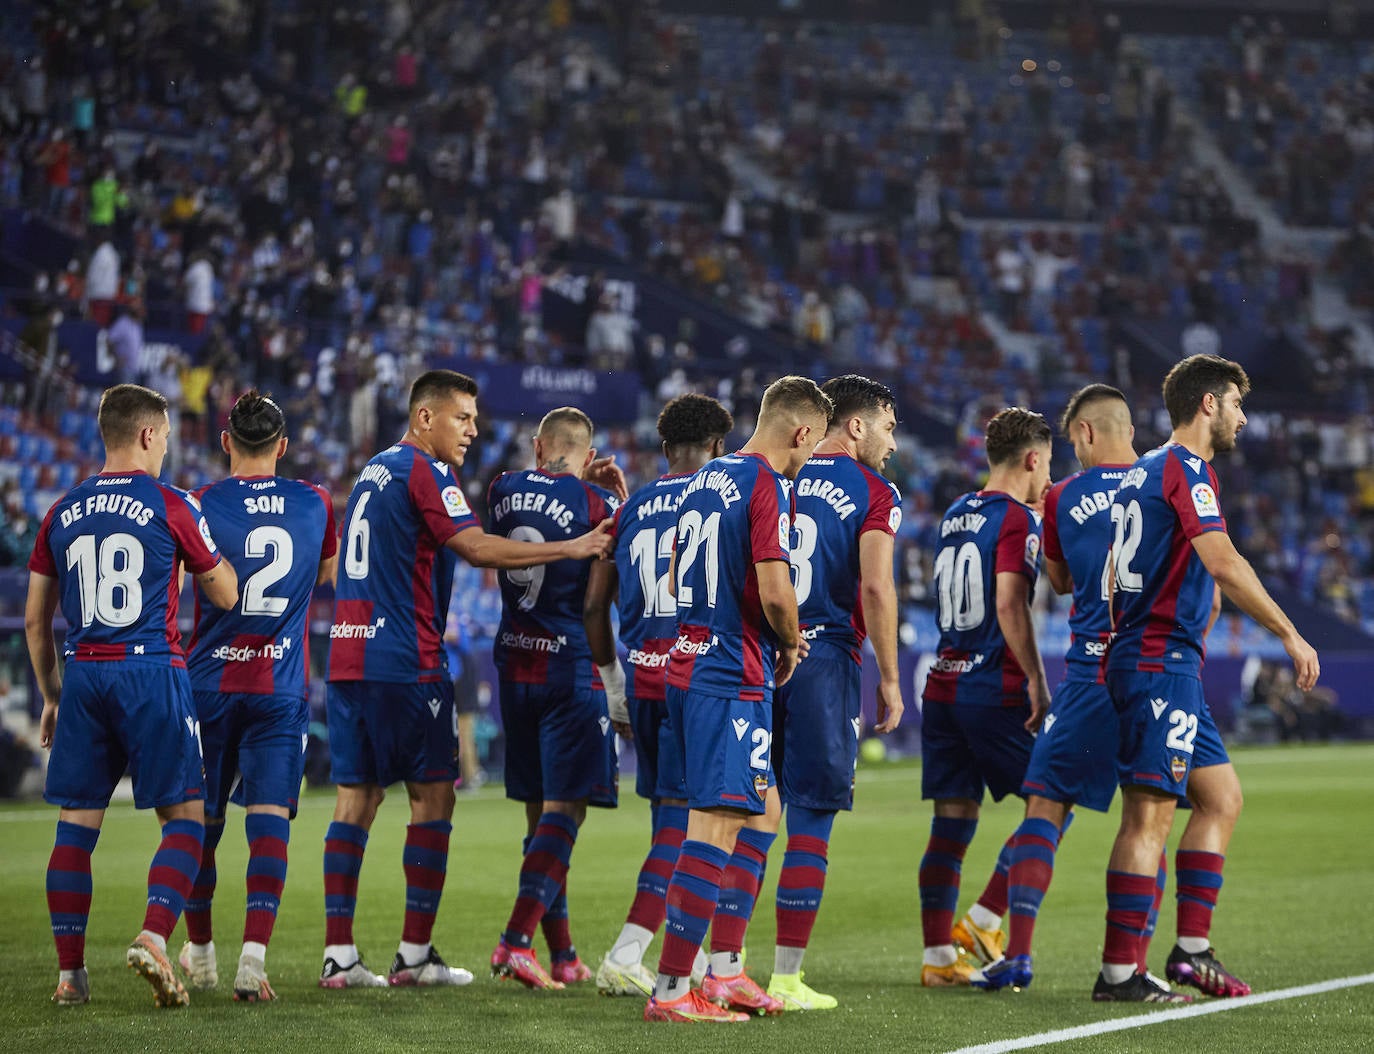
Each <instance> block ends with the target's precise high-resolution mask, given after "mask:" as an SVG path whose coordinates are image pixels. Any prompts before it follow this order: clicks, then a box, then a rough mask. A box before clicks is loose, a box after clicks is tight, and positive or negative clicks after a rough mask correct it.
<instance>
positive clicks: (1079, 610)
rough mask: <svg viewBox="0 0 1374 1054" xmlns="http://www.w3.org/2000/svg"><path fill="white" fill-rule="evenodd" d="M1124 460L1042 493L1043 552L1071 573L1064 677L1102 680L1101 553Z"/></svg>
mask: <svg viewBox="0 0 1374 1054" xmlns="http://www.w3.org/2000/svg"><path fill="white" fill-rule="evenodd" d="M1129 469H1130V466H1129V465H1097V466H1095V467H1093V468H1090V469H1085V470H1084V471H1082V472H1079V473H1076V474H1075V475H1072V476H1070V477H1069V478H1068V479H1066V480H1063V481H1061V482H1059V483H1056V484H1055V485H1054V487H1053V488H1051V490H1050V492H1049V494H1047V495H1045V557H1046V558H1047V559H1050V560H1056V561H1058V562H1059V563H1062V564H1064V565H1066V566H1067V567H1068V569H1069V574H1070V576H1071V577H1072V578H1073V606H1072V607H1071V608H1070V609H1069V650H1068V652H1067V653H1066V654H1065V656H1064V662H1065V670H1064V679H1065V680H1068V681H1091V682H1093V683H1097V684H1100V683H1101V682H1102V656H1103V655H1105V654H1106V653H1107V642H1108V641H1109V640H1110V639H1111V632H1112V617H1111V612H1110V611H1109V610H1108V608H1107V585H1108V583H1107V553H1108V551H1109V550H1110V549H1111V546H1112V515H1111V509H1112V495H1114V494H1115V493H1116V488H1117V487H1118V486H1120V485H1121V479H1122V477H1123V476H1125V475H1126V472H1127V471H1128V470H1129Z"/></svg>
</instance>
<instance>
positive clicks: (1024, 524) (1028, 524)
mask: <svg viewBox="0 0 1374 1054" xmlns="http://www.w3.org/2000/svg"><path fill="white" fill-rule="evenodd" d="M1003 571H1006V572H1010V573H1012V574H1017V573H1020V574H1023V575H1025V576H1026V577H1027V578H1029V579H1030V580H1031V581H1032V582H1034V581H1035V578H1036V576H1037V575H1039V574H1040V520H1039V518H1038V517H1037V516H1036V515H1035V514H1034V513H1033V512H1031V510H1030V509H1028V508H1026V507H1025V506H1024V505H1021V504H1009V505H1008V508H1007V512H1006V515H1005V516H1003V517H1002V530H1001V532H1000V533H999V534H998V535H997V557H996V560H995V561H994V564H993V572H994V574H999V575H1000V574H1001V573H1002V572H1003Z"/></svg>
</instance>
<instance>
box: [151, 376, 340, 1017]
mask: <svg viewBox="0 0 1374 1054" xmlns="http://www.w3.org/2000/svg"><path fill="white" fill-rule="evenodd" d="M286 444H287V437H286V418H285V416H284V415H283V414H282V411H281V408H280V407H279V406H278V405H277V404H276V403H275V402H273V401H272V400H271V399H269V398H267V397H266V396H264V395H261V394H259V393H258V392H257V391H255V390H254V391H249V392H246V393H244V394H243V395H241V396H239V398H238V401H237V402H235V403H234V406H233V409H232V410H230V412H229V427H228V429H226V430H225V431H224V432H222V433H221V434H220V446H221V447H223V449H224V451H225V453H227V454H228V455H229V478H228V479H225V480H221V481H220V482H219V483H214V484H211V485H210V486H207V487H202V488H201V489H200V490H199V491H197V492H196V498H197V499H198V500H199V501H200V504H201V508H202V510H203V511H204V513H205V519H206V521H207V522H208V523H209V524H210V526H211V528H212V529H213V531H214V534H215V537H216V538H217V539H218V540H219V544H220V546H221V548H222V550H223V551H224V552H225V553H227V554H228V555H229V557H230V559H232V560H233V562H234V566H235V567H237V568H238V570H239V574H240V575H241V576H242V577H243V589H242V593H241V596H240V599H239V603H238V606H236V607H235V608H234V609H233V610H232V611H221V610H219V609H218V608H216V607H214V606H212V605H207V604H206V603H205V602H204V601H205V597H204V595H203V593H202V592H201V591H197V594H196V630H195V635H194V637H193V638H192V640H191V649H190V658H189V660H188V662H187V666H188V669H189V670H190V675H191V688H192V690H193V692H194V693H195V696H194V698H195V706H196V715H197V717H198V718H199V720H200V735H201V743H202V745H203V747H204V751H205V783H206V793H205V846H204V848H203V849H202V851H201V859H200V874H199V875H198V876H197V877H196V882H195V886H194V887H193V888H192V890H191V898H190V899H189V900H188V901H187V902H186V933H187V936H188V937H189V939H188V940H187V941H186V943H185V945H184V946H183V947H182V949H181V954H180V956H179V957H178V958H179V961H180V963H181V968H182V970H183V971H185V973H186V975H187V977H189V978H190V982H191V986H192V987H193V988H200V989H210V988H214V987H216V985H217V984H218V983H219V978H218V976H217V971H216V962H215V943H214V934H213V929H212V926H211V905H212V901H213V899H214V895H215V883H216V880H217V878H218V873H217V871H216V868H215V849H216V847H217V846H218V845H219V841H220V838H221V837H222V836H223V834H224V819H225V808H226V806H227V805H228V802H229V800H230V798H229V796H230V790H231V789H232V788H233V787H234V785H235V781H236V780H237V779H238V777H239V774H240V773H242V779H241V782H239V783H238V789H237V792H236V793H235V800H236V801H238V800H241V803H242V804H243V805H245V806H246V808H247V814H246V817H245V819H244V824H243V827H244V833H245V834H246V835H247V838H248V905H247V915H246V918H245V920H244V926H243V950H242V953H241V954H240V956H239V964H238V971H237V973H236V974H235V976H234V998H235V999H236V1000H239V1001H243V1002H249V1003H252V1002H260V1001H267V1000H272V999H275V998H276V993H275V992H273V990H272V986H271V984H270V983H269V982H268V980H267V968H266V956H267V944H268V942H269V941H270V940H271V937H272V927H273V926H274V925H275V923H276V920H277V909H278V907H279V905H280V903H281V893H282V887H283V886H284V885H285V883H286V856H287V844H288V843H289V841H290V838H291V825H290V821H291V819H292V818H293V817H294V816H295V813H296V796H297V794H298V793H299V792H300V786H301V775H302V772H303V770H304V767H305V742H306V735H307V726H308V725H309V723H310V706H309V703H308V702H307V700H306V694H305V688H306V640H307V637H306V635H307V633H308V632H309V627H308V626H307V624H306V620H307V617H308V616H309V613H310V595H311V593H312V592H313V591H314V588H315V586H316V585H318V584H319V583H320V582H324V581H332V580H333V577H334V568H335V564H336V562H337V557H336V553H337V551H338V539H337V538H336V537H335V531H334V502H333V500H332V499H331V498H330V497H329V495H328V494H327V493H325V492H324V491H323V490H321V489H320V488H319V487H316V486H314V485H313V484H310V483H305V482H303V481H301V480H291V479H280V478H278V477H277V474H276V471H277V462H278V461H279V460H280V459H281V458H282V457H283V456H284V455H285V454H286Z"/></svg>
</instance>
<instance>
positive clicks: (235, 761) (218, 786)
mask: <svg viewBox="0 0 1374 1054" xmlns="http://www.w3.org/2000/svg"><path fill="white" fill-rule="evenodd" d="M194 698H195V705H196V714H197V715H198V716H199V718H200V741H201V745H202V746H203V748H204V750H205V815H206V816H215V817H223V816H224V812H225V806H226V805H227V804H228V803H229V801H230V800H231V798H230V795H231V793H232V795H233V797H232V800H233V801H234V802H235V803H236V804H239V805H279V806H281V807H282V808H285V809H289V810H290V811H291V815H292V816H295V815H296V799H297V797H298V796H299V794H300V789H301V776H302V775H303V774H304V772H305V744H306V741H307V738H308V733H307V729H308V728H309V725H310V704H309V703H308V702H307V701H306V699H305V697H304V696H301V695H261V694H255V693H250V692H206V691H199V692H196V693H194Z"/></svg>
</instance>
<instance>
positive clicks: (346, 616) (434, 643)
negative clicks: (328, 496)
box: [329, 443, 477, 684]
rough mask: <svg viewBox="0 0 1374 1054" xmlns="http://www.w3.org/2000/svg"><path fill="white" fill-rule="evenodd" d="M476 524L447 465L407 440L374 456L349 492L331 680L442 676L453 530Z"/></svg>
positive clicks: (454, 558)
mask: <svg viewBox="0 0 1374 1054" xmlns="http://www.w3.org/2000/svg"><path fill="white" fill-rule="evenodd" d="M468 525H471V526H476V525H477V518H476V517H475V516H474V515H473V514H472V510H471V509H470V508H469V506H468V503H467V499H466V498H464V497H463V492H462V489H461V487H459V485H458V481H457V479H456V478H455V477H454V474H453V471H452V469H450V468H449V466H448V465H446V464H444V463H443V462H441V461H436V460H435V459H434V458H432V457H430V456H428V455H427V454H425V453H424V452H423V451H421V450H420V449H419V448H418V447H415V446H413V445H412V444H410V443H398V444H396V445H395V446H392V447H388V448H387V449H386V450H383V451H382V452H381V453H379V454H377V455H376V456H375V457H374V458H373V459H372V460H371V461H369V462H368V463H367V465H366V466H365V467H364V468H363V470H362V472H361V473H360V474H359V476H358V481H357V482H356V483H355V484H354V485H353V490H352V492H351V493H350V494H349V496H348V507H347V510H346V511H345V513H344V536H343V543H342V549H343V551H342V553H341V554H340V560H339V575H338V580H337V584H336V585H335V588H334V624H333V625H332V626H331V627H330V629H329V679H330V680H331V681H358V680H365V681H389V682H393V683H399V684H411V683H420V682H426V683H428V682H431V681H439V680H443V679H446V678H447V676H448V668H447V662H446V660H445V657H444V649H443V629H444V620H445V619H446V618H447V616H448V603H449V596H450V593H451V592H452V589H453V569H454V566H455V565H456V563H457V560H458V557H457V556H456V555H455V554H454V553H453V552H452V551H451V550H450V549H448V548H447V547H446V546H445V544H444V543H445V542H446V541H447V539H448V538H449V537H451V536H452V535H453V533H454V528H455V527H457V528H459V529H462V528H463V527H464V526H468Z"/></svg>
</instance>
